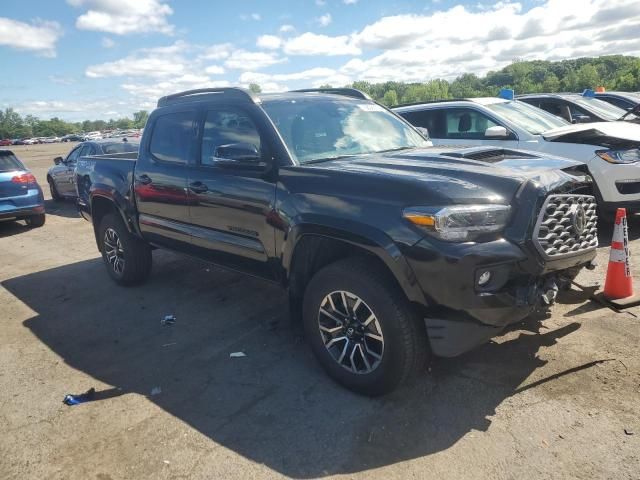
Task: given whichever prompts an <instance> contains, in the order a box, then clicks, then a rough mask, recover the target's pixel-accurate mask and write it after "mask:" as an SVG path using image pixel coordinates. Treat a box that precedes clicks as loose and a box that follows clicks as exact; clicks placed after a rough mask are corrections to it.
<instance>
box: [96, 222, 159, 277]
mask: <svg viewBox="0 0 640 480" xmlns="http://www.w3.org/2000/svg"><path fill="white" fill-rule="evenodd" d="M98 235H99V239H100V251H101V252H102V260H103V261H104V264H105V266H106V267H107V272H109V275H110V276H111V278H113V279H114V280H115V281H116V283H118V284H120V285H134V284H137V283H142V282H143V281H144V280H146V279H147V277H148V276H149V273H150V272H151V262H152V258H151V248H150V247H149V245H147V244H146V243H144V242H143V241H142V240H140V239H138V238H136V237H135V236H133V235H132V234H131V233H130V232H129V231H128V230H127V228H126V227H125V225H124V222H123V221H122V219H121V218H120V216H119V215H118V214H117V213H110V214H107V215H105V216H104V218H103V219H102V222H100V228H99V232H98Z"/></svg>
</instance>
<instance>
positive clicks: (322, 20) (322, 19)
mask: <svg viewBox="0 0 640 480" xmlns="http://www.w3.org/2000/svg"><path fill="white" fill-rule="evenodd" d="M317 20H318V23H319V24H320V26H321V27H326V26H328V25H329V24H330V23H331V20H332V19H331V14H330V13H325V14H324V15H320V16H319V17H318V19H317Z"/></svg>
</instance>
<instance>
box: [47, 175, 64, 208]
mask: <svg viewBox="0 0 640 480" xmlns="http://www.w3.org/2000/svg"><path fill="white" fill-rule="evenodd" d="M47 181H48V182H49V192H51V198H52V199H53V201H54V202H59V201H60V200H62V195H60V194H59V193H58V188H57V187H56V184H55V182H54V181H53V178H49V179H48V180H47Z"/></svg>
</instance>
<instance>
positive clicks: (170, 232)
mask: <svg viewBox="0 0 640 480" xmlns="http://www.w3.org/2000/svg"><path fill="white" fill-rule="evenodd" d="M196 112H197V111H196V110H195V108H183V109H180V110H172V111H167V112H166V113H161V114H159V115H158V116H155V117H154V118H153V119H152V120H151V122H150V123H151V124H147V127H146V128H147V129H150V131H151V135H150V138H148V137H147V138H146V139H145V143H143V144H142V145H141V146H140V154H139V156H138V161H137V162H136V167H135V172H134V190H135V197H136V204H137V208H138V214H139V218H138V221H139V225H140V230H141V232H142V234H143V236H144V237H145V239H147V240H148V241H149V242H151V243H153V244H157V245H161V246H164V247H168V248H172V249H175V250H181V251H188V250H189V249H190V248H191V234H190V229H189V206H188V205H189V201H190V197H189V195H188V193H187V167H188V165H189V163H191V162H192V161H193V155H194V151H195V140H196V135H195V133H196V115H197V113H196Z"/></svg>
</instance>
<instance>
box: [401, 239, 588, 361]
mask: <svg viewBox="0 0 640 480" xmlns="http://www.w3.org/2000/svg"><path fill="white" fill-rule="evenodd" d="M530 248H533V247H532V246H528V245H526V244H525V245H523V246H522V247H521V246H519V245H517V244H515V243H512V242H510V241H508V240H505V239H500V240H495V241H492V242H486V243H467V244H453V243H446V242H439V241H437V240H434V239H432V238H425V239H423V240H421V241H420V242H418V243H417V244H416V245H414V246H412V247H411V248H410V249H409V250H408V251H407V252H405V257H406V258H407V261H408V262H409V265H410V266H411V268H412V270H413V272H414V274H415V277H416V280H417V282H418V283H419V285H420V288H421V290H422V292H423V293H424V295H425V299H426V303H427V304H428V305H433V306H434V307H433V308H429V309H428V310H427V312H426V313H425V322H426V326H427V329H428V333H429V340H430V343H431V348H432V350H433V352H434V353H435V354H436V355H439V356H447V357H451V356H456V355H459V354H461V353H464V352H465V351H467V350H470V349H471V348H473V347H475V346H476V345H479V344H481V343H483V342H485V341H486V340H488V339H490V338H491V337H493V336H495V335H496V334H498V333H499V332H500V331H501V330H502V329H503V328H504V327H506V326H507V325H509V324H512V323H516V322H518V321H520V320H522V319H524V318H525V317H527V316H528V315H530V314H531V313H532V312H533V311H534V310H535V309H536V308H538V307H539V306H540V304H541V296H542V294H543V293H544V292H545V291H546V288H547V285H548V284H549V282H553V281H554V280H555V279H556V278H557V277H558V276H560V275H562V274H563V273H568V272H569V271H572V270H573V271H575V270H576V269H577V268H580V267H582V266H586V265H588V264H590V263H591V262H592V261H593V259H594V258H595V256H596V251H595V249H593V250H590V251H586V252H584V253H579V254H576V255H573V256H570V257H565V258H562V259H558V260H553V261H548V262H546V263H545V262H542V261H541V260H540V259H539V256H538V255H536V254H535V253H534V252H533V251H529V249H530ZM487 271H489V272H491V279H490V280H489V281H488V282H487V283H486V284H484V285H482V286H480V285H479V284H478V280H479V277H480V275H481V274H482V273H483V272H487Z"/></svg>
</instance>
